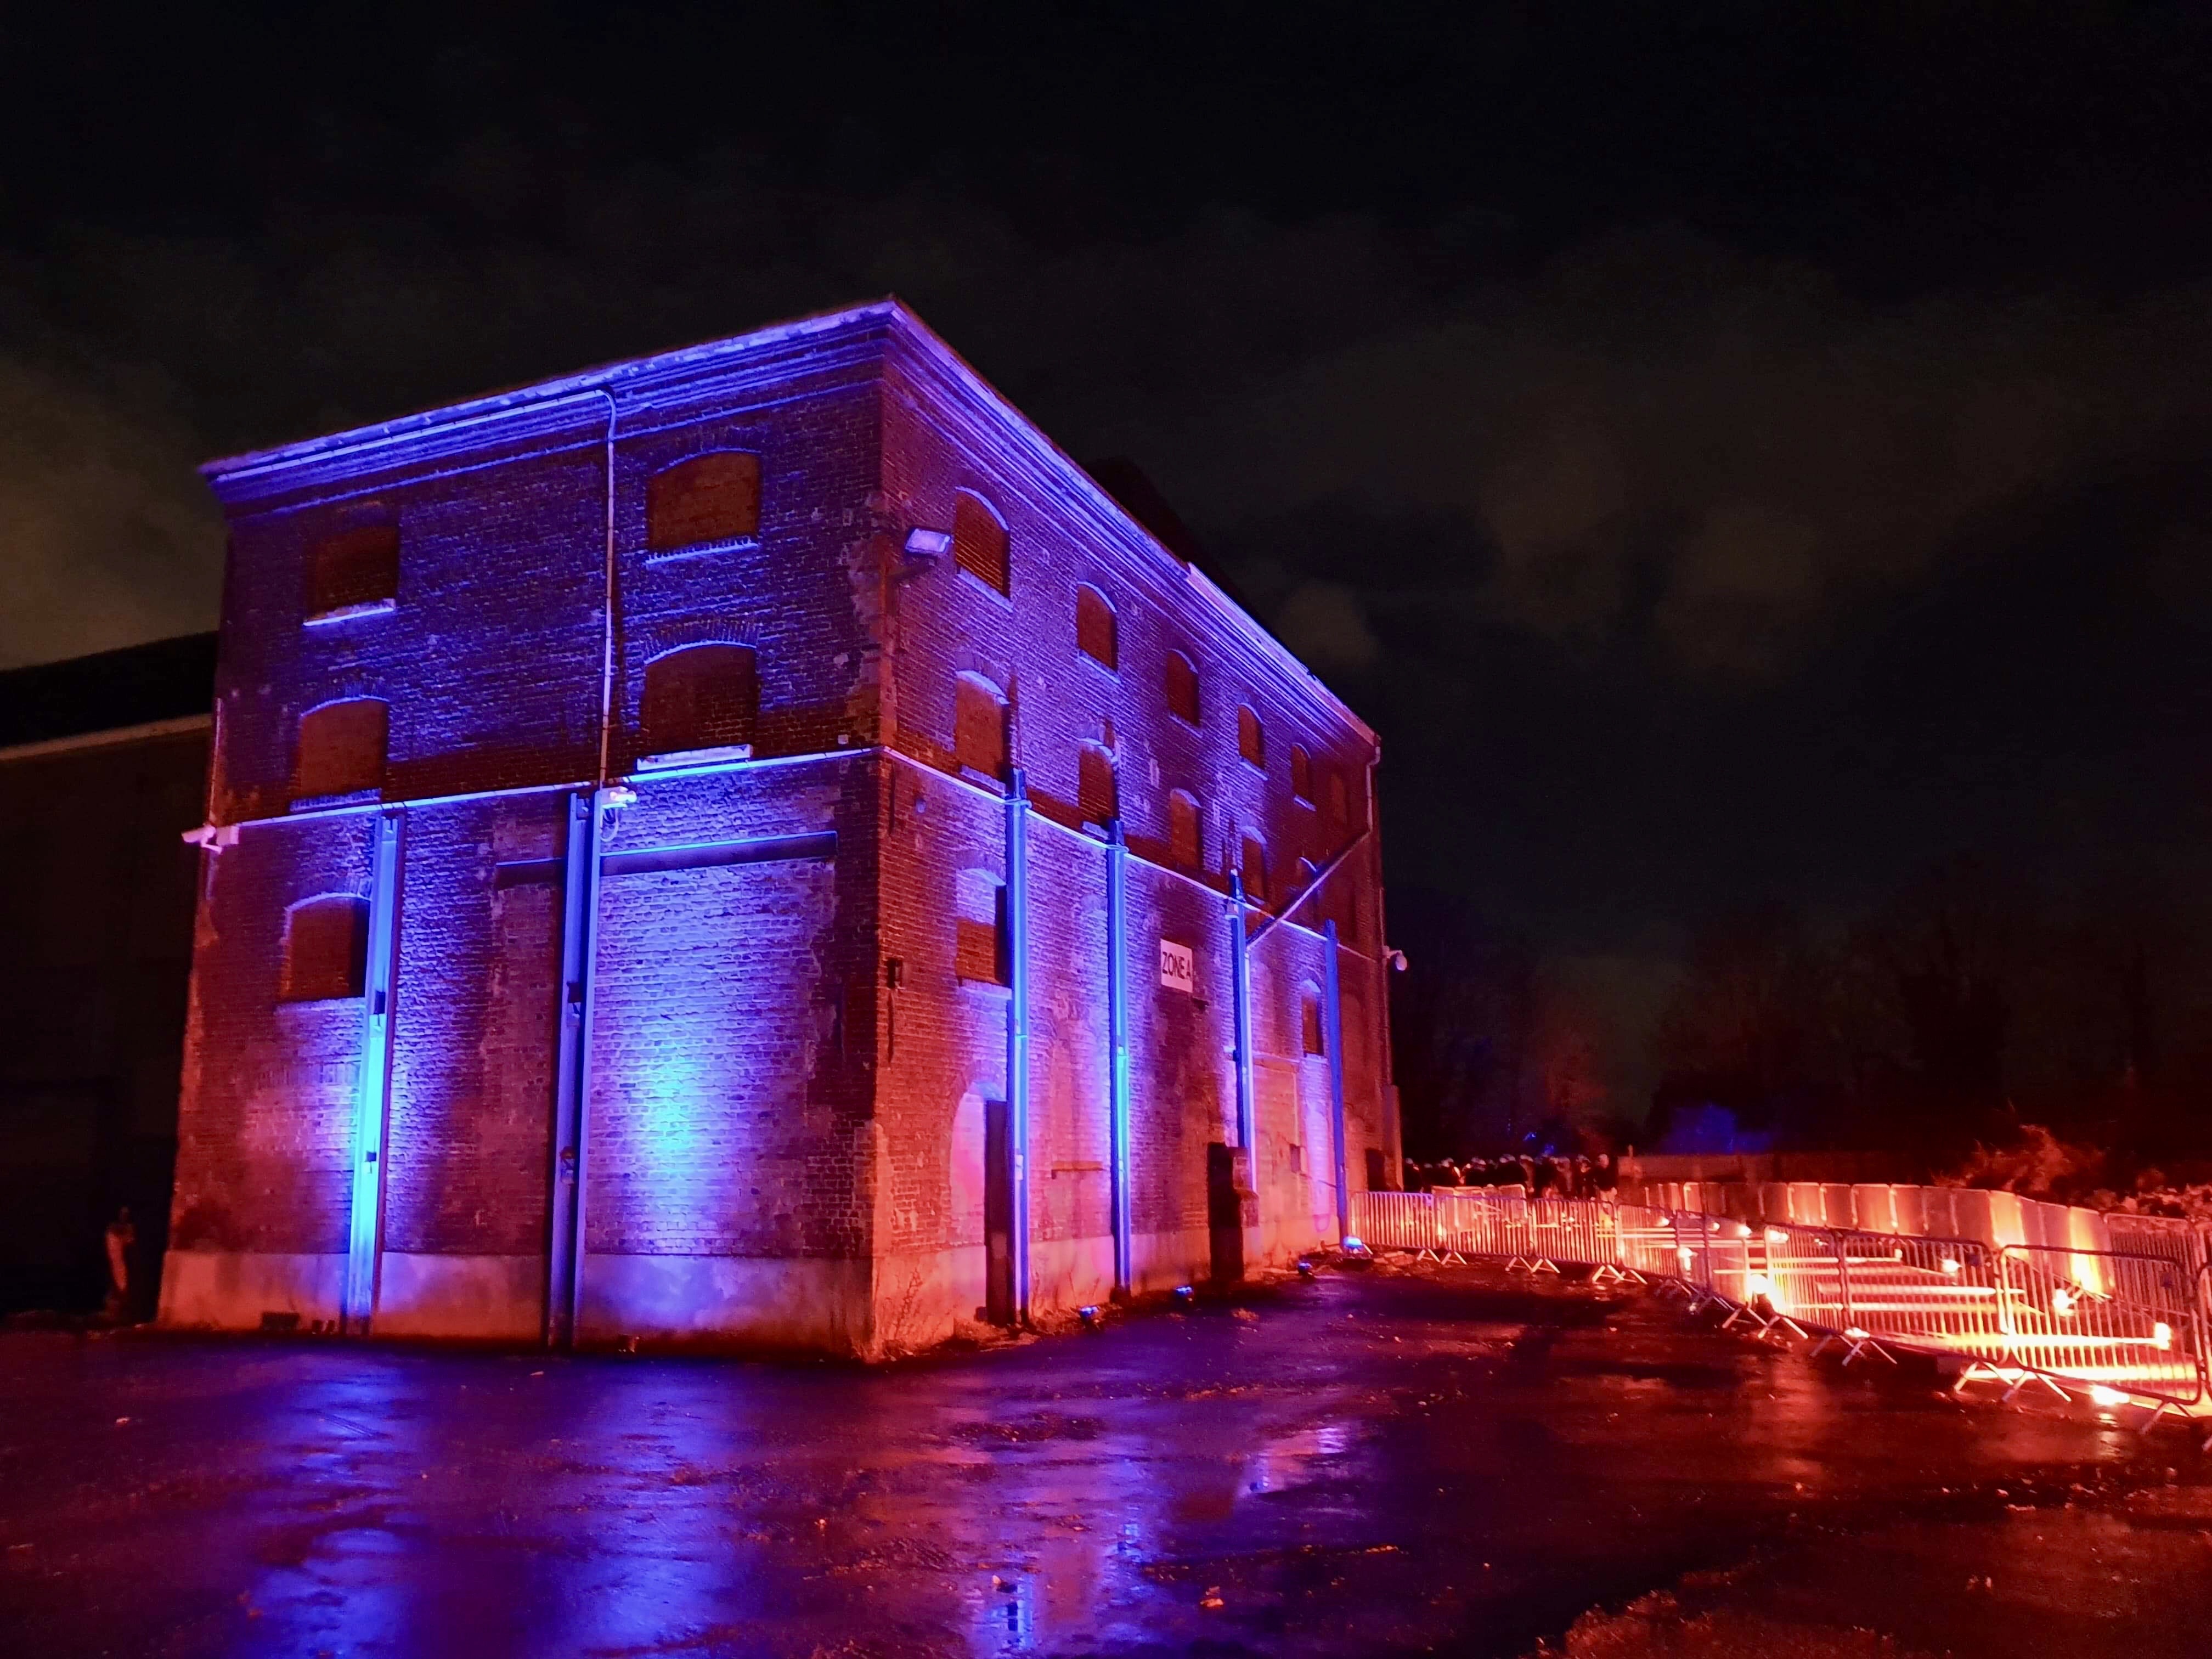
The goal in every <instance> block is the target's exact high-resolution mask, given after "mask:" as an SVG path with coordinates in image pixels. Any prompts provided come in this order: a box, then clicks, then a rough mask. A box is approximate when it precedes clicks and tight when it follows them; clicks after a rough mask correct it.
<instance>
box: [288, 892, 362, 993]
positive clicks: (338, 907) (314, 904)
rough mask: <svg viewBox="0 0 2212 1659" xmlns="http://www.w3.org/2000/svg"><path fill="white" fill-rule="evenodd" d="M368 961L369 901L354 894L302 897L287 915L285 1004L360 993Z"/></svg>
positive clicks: (326, 894)
mask: <svg viewBox="0 0 2212 1659" xmlns="http://www.w3.org/2000/svg"><path fill="white" fill-rule="evenodd" d="M367 972H368V900H367V899H365V898H356V897H355V896H353V895H352V894H350V893H325V894H324V895H323V896H321V897H319V898H311V899H303V900H301V902H299V903H297V904H295V905H294V906H293V907H292V908H290V909H289V910H287V911H286V912H285V913H284V969H283V981H282V986H281V988H280V989H279V990H278V992H277V995H278V996H279V997H280V998H281V999H282V1000H284V1001H286V1002H320V1001H323V1000H325V999H327V998H331V997H357V996H359V995H360V994H361V987H362V980H363V978H364V977H365V975H367Z"/></svg>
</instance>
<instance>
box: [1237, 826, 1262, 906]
mask: <svg viewBox="0 0 2212 1659" xmlns="http://www.w3.org/2000/svg"><path fill="white" fill-rule="evenodd" d="M1237 870H1238V873H1239V874H1241V875H1242V876H1243V878H1244V896H1245V897H1247V898H1249V899H1256V900H1258V901H1259V902H1261V903H1262V904H1265V903H1266V902H1267V847H1266V846H1265V845H1264V844H1263V843H1262V842H1261V840H1260V838H1259V836H1249V835H1248V836H1245V837H1244V846H1243V855H1242V856H1241V857H1240V858H1239V859H1238V860H1237Z"/></svg>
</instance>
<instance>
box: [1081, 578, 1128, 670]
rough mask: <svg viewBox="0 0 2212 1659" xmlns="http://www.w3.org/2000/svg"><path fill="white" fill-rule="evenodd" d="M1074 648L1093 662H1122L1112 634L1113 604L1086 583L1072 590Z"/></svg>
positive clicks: (1114, 664)
mask: <svg viewBox="0 0 2212 1659" xmlns="http://www.w3.org/2000/svg"><path fill="white" fill-rule="evenodd" d="M1075 644H1076V648H1077V649H1078V650H1079V651H1081V652H1082V653H1083V654H1084V655H1085V656H1086V657H1088V658H1090V659H1091V660H1092V661H1093V662H1096V663H1100V664H1103V665H1104V666H1106V667H1108V668H1118V667H1120V666H1121V644H1120V641H1119V640H1118V639H1117V637H1116V636H1115V624H1114V607H1113V606H1112V605H1109V604H1107V603H1106V596H1105V595H1104V594H1103V593H1101V592H1099V591H1098V590H1097V588H1095V587H1092V586H1090V585H1089V584H1088V583H1085V584H1084V585H1083V586H1079V587H1078V588H1077V589H1076V590H1075Z"/></svg>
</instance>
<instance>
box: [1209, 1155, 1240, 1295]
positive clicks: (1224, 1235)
mask: <svg viewBox="0 0 2212 1659" xmlns="http://www.w3.org/2000/svg"><path fill="white" fill-rule="evenodd" d="M1246 1156H1247V1155H1246V1154H1244V1153H1243V1152H1242V1150H1241V1149H1240V1148H1237V1147H1235V1146H1224V1145H1223V1144H1222V1143H1221V1142H1219V1141H1218V1140H1217V1141H1215V1142H1214V1143H1213V1144H1212V1146H1208V1147H1207V1148H1206V1231H1207V1232H1208V1234H1209V1235H1210V1236H1211V1243H1212V1256H1213V1282H1214V1283H1215V1284H1217V1285H1234V1284H1236V1283H1237V1280H1239V1279H1243V1277H1244V1188H1245V1184H1246V1183H1245V1182H1244V1181H1243V1180H1241V1179H1240V1178H1239V1177H1240V1176H1242V1175H1243V1166H1244V1164H1245V1161H1246Z"/></svg>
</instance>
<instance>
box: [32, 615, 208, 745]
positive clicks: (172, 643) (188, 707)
mask: <svg viewBox="0 0 2212 1659" xmlns="http://www.w3.org/2000/svg"><path fill="white" fill-rule="evenodd" d="M215 641H216V636H215V635H212V634H186V635H184V636H183V637H182V638H180V639H173V640H155V641H153V643H151V644H150V645H130V646H125V647H123V649H122V650H120V651H102V652H100V653H98V654H97V655H95V656H90V657H72V658H70V659H69V660H68V661H67V662H47V663H40V664H39V665H36V666H35V667H31V668H11V669H9V670H7V671H4V672H0V749H12V748H14V747H15V745H16V744H24V743H46V742H48V741H51V740H52V739H53V738H76V737H82V736H84V735H85V734H86V733H88V732H112V731H114V730H116V729H117V728H118V727H120V726H144V725H147V724H149V723H150V722H152V721H155V720H177V719H179V718H181V717H183V716H185V715H187V714H207V713H209V712H210V710H211V709H213V708H214V707H215Z"/></svg>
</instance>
